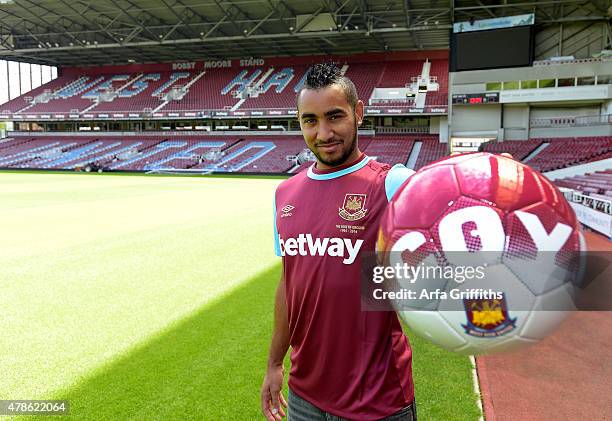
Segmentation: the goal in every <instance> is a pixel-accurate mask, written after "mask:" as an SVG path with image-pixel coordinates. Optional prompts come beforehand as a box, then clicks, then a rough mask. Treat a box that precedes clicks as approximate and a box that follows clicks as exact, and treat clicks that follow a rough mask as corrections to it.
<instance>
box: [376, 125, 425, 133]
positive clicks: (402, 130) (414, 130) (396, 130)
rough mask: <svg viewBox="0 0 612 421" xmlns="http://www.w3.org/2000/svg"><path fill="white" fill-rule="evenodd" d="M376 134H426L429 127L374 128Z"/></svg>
mask: <svg viewBox="0 0 612 421" xmlns="http://www.w3.org/2000/svg"><path fill="white" fill-rule="evenodd" d="M376 133H377V134H412V133H416V134H428V133H429V126H416V127H385V126H378V127H376Z"/></svg>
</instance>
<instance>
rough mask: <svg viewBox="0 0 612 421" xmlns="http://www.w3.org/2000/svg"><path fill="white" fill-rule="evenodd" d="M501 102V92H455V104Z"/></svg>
mask: <svg viewBox="0 0 612 421" xmlns="http://www.w3.org/2000/svg"><path fill="white" fill-rule="evenodd" d="M497 102H499V92H490V93H486V94H453V104H489V103H497Z"/></svg>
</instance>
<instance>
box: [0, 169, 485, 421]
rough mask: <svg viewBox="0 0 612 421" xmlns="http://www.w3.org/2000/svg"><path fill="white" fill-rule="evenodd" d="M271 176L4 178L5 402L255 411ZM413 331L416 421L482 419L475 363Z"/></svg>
mask: <svg viewBox="0 0 612 421" xmlns="http://www.w3.org/2000/svg"><path fill="white" fill-rule="evenodd" d="M278 183H280V180H278V179H259V178H223V177H218V178H214V179H213V178H210V177H209V178H195V177H151V176H130V177H122V176H112V177H106V176H102V177H100V176H98V175H97V174H90V175H84V174H82V175H75V174H66V173H59V174H58V173H56V174H40V173H9V172H7V173H0V191H1V192H2V200H0V232H2V250H1V253H0V291H2V295H1V297H2V298H1V301H0V305H1V307H0V331H2V336H0V350H1V352H0V372H1V373H2V376H0V399H51V398H55V399H68V400H69V401H70V404H71V414H72V416H71V417H70V418H75V419H95V420H99V419H113V420H116V419H138V420H142V419H164V420H167V419H206V420H208V419H210V420H219V419H232V420H233V419H239V420H251V419H253V420H255V419H261V416H260V413H259V386H260V384H261V381H262V376H263V372H264V368H265V362H266V356H267V350H268V346H269V341H270V334H271V327H272V305H273V298H274V288H275V285H276V283H277V282H278V277H279V274H280V266H279V262H278V260H277V258H276V257H274V256H273V252H272V250H273V245H272V229H271V222H272V221H271V203H272V200H271V198H272V193H273V191H274V188H275V186H276V185H278ZM410 338H411V341H412V344H413V348H414V350H413V355H414V377H415V384H416V386H415V387H416V395H417V399H418V409H419V416H420V417H421V419H425V420H432V419H433V420H447V419H457V420H475V419H477V418H478V415H479V413H478V409H477V407H476V405H475V396H474V394H473V391H472V383H471V374H470V363H469V360H468V359H467V358H465V357H460V356H455V355H451V354H449V353H447V352H446V351H442V350H439V349H438V348H436V347H434V346H433V345H430V344H428V343H425V342H424V341H422V340H420V339H419V338H416V337H413V336H412V335H410ZM36 419H40V417H36Z"/></svg>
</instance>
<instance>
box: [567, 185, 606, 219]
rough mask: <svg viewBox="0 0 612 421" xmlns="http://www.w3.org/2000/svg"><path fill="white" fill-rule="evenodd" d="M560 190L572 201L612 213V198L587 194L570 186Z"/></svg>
mask: <svg viewBox="0 0 612 421" xmlns="http://www.w3.org/2000/svg"><path fill="white" fill-rule="evenodd" d="M560 190H561V192H562V193H563V196H565V198H566V199H567V200H568V201H570V202H574V203H579V204H581V205H584V206H586V207H589V208H592V209H595V210H598V211H600V212H603V213H607V214H608V215H612V200H607V199H599V198H596V197H591V196H587V195H585V194H582V193H580V192H577V191H576V190H572V189H568V188H560Z"/></svg>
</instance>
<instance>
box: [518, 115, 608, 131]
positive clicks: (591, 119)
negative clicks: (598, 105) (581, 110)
mask: <svg viewBox="0 0 612 421" xmlns="http://www.w3.org/2000/svg"><path fill="white" fill-rule="evenodd" d="M529 124H530V126H531V127H532V128H539V127H578V126H596V125H601V124H612V114H601V115H587V116H576V117H548V118H534V119H533V120H531V121H530V122H529Z"/></svg>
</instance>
